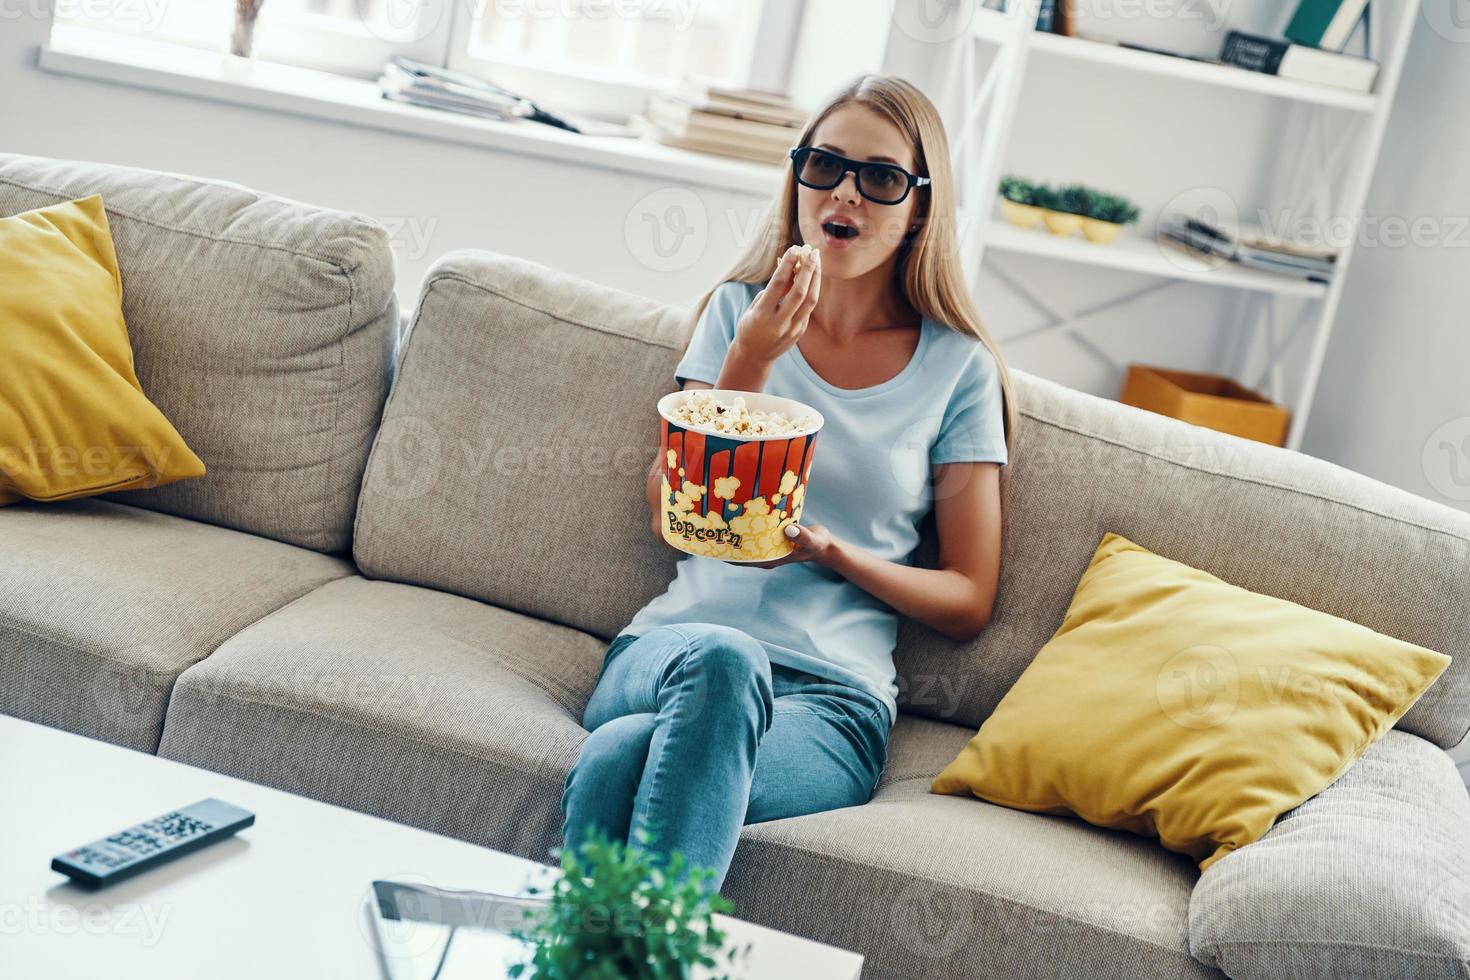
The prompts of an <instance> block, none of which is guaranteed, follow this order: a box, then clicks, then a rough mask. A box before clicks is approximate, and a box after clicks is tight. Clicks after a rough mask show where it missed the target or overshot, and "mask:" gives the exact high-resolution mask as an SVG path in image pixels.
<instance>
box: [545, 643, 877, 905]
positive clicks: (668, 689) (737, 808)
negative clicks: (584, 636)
mask: <svg viewBox="0 0 1470 980" xmlns="http://www.w3.org/2000/svg"><path fill="white" fill-rule="evenodd" d="M582 726H583V727H584V728H586V729H588V730H589V731H590V732H591V733H592V734H591V735H590V736H589V737H588V738H587V741H586V742H585V743H584V744H583V746H582V751H581V755H580V757H579V758H578V759H577V763H576V765H575V766H573V767H572V771H571V772H570V773H569V774H568V775H567V778H566V783H565V788H564V792H563V794H562V815H563V820H562V842H563V845H564V846H568V847H573V848H575V847H576V846H578V845H580V844H581V843H582V840H583V835H584V834H585V833H586V832H587V829H588V828H589V827H592V826H595V827H598V828H600V829H601V830H602V831H603V832H604V833H606V834H607V835H608V836H609V837H610V838H612V839H615V840H622V841H633V842H634V843H636V839H635V838H633V836H632V834H633V832H634V831H636V830H638V829H640V828H642V829H644V830H647V831H648V832H649V833H651V834H653V835H655V836H654V839H653V840H652V841H651V842H650V843H649V845H648V847H649V850H650V851H654V852H657V853H659V854H661V855H663V856H664V858H665V859H667V857H668V856H669V855H670V854H672V853H673V852H674V851H676V850H677V851H682V852H683V854H684V856H685V858H686V859H688V861H689V862H690V863H691V864H692V865H696V866H700V867H707V868H713V869H714V871H715V872H716V876H715V877H714V878H711V879H708V880H707V881H706V882H705V888H706V890H707V891H709V892H716V891H718V890H719V888H720V886H721V885H722V884H723V883H724V880H725V872H726V871H727V870H728V868H729V866H730V859H731V858H732V857H733V856H734V854H735V845H736V844H737V843H738V842H739V839H740V828H741V827H742V826H743V825H745V824H747V823H760V822H761V821H765V820H778V819H780V818H782V817H795V816H799V815H801V814H804V813H816V812H819V811H822V810H832V809H836V808H838V807H844V806H858V805H860V804H862V803H866V802H867V801H868V800H869V799H870V798H872V795H873V790H874V789H875V788H876V787H877V785H878V777H879V776H881V775H882V774H883V770H884V769H885V768H886V767H887V765H888V730H889V719H888V708H887V706H886V705H885V704H884V703H883V702H882V701H880V700H879V699H878V698H876V697H874V696H873V695H871V694H869V693H868V692H866V691H863V690H861V689H859V688H857V687H854V686H852V685H848V684H843V683H840V682H837V681H832V680H827V679H825V678H820V677H814V676H813V675H811V674H808V673H805V672H803V671H801V670H797V669H795V668H791V667H785V666H780V665H775V664H772V663H771V662H770V658H769V657H768V656H767V654H766V651H765V648H764V647H762V646H761V645H760V643H759V642H757V641H756V640H755V639H754V638H752V637H751V636H750V635H749V634H748V633H746V632H744V631H743V630H738V629H734V628H732V627H729V626H716V625H713V624H710V623H674V624H670V625H665V626H659V627H655V628H654V629H650V630H649V631H648V632H646V633H644V634H643V635H642V636H637V637H634V636H629V635H627V634H623V635H620V636H618V637H617V638H616V639H614V640H613V641H612V643H611V644H610V645H609V646H608V649H607V653H606V655H605V656H604V658H603V664H602V672H601V673H600V674H599V675H598V678H597V687H596V689H595V690H594V691H593V692H592V698H591V700H589V701H588V702H587V710H586V711H585V712H584V714H583V716H582Z"/></svg>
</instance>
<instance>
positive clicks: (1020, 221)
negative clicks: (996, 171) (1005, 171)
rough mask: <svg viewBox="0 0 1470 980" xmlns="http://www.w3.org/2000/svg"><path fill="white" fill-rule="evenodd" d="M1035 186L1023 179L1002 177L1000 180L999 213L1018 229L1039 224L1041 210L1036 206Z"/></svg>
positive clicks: (1036, 188)
mask: <svg viewBox="0 0 1470 980" xmlns="http://www.w3.org/2000/svg"><path fill="white" fill-rule="evenodd" d="M1038 190H1039V188H1038V187H1037V185H1036V184H1033V183H1032V182H1031V181H1029V180H1027V179H1025V178H1024V177H1002V178H1001V180H1000V213H1001V216H1002V217H1004V218H1005V219H1006V220H1007V221H1009V222H1010V223H1011V224H1013V225H1015V226H1017V227H1018V228H1034V227H1035V226H1036V225H1037V224H1039V223H1040V221H1041V217H1042V213H1043V212H1042V210H1041V208H1040V207H1038V206H1037V202H1036V192H1037V191H1038Z"/></svg>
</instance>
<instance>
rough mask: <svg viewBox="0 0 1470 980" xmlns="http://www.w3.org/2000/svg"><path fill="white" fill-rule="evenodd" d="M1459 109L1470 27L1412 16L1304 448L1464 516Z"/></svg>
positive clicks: (1468, 303) (1465, 382)
mask: <svg viewBox="0 0 1470 980" xmlns="http://www.w3.org/2000/svg"><path fill="white" fill-rule="evenodd" d="M1467 104H1470V30H1465V31H1461V32H1459V33H1456V32H1454V31H1451V30H1446V29H1445V28H1444V25H1441V24H1438V23H1431V22H1429V21H1427V20H1421V22H1420V24H1419V25H1418V27H1417V29H1416V30H1415V32H1414V36H1413V40H1412V41H1411V46H1410V50H1409V57H1408V62H1407V64H1406V65H1405V67H1404V75H1403V79H1402V81H1401V83H1400V89H1399V97H1398V102H1397V105H1396V107H1395V109H1394V113H1393V116H1392V117H1391V118H1390V120H1389V126H1388V134H1387V137H1386V139H1385V143H1384V149H1383V155H1382V158H1381V162H1380V164H1379V168H1378V172H1377V174H1376V175H1375V179H1374V181H1373V188H1372V190H1371V191H1370V192H1369V195H1368V208H1367V214H1368V216H1370V217H1371V218H1373V219H1374V220H1375V222H1376V223H1377V225H1378V226H1379V227H1380V228H1381V229H1384V233H1382V234H1378V235H1375V236H1373V237H1368V238H1364V239H1363V240H1362V241H1361V243H1360V244H1359V246H1358V249H1357V253H1356V255H1355V257H1354V259H1353V268H1352V275H1351V276H1350V277H1349V279H1348V285H1347V288H1346V290H1345V292H1344V294H1343V304H1342V312H1341V313H1340V314H1339V315H1338V318H1337V325H1336V327H1335V328H1334V331H1333V338H1332V344H1331V346H1330V347H1329V348H1328V351H1327V359H1326V361H1325V362H1324V363H1323V367H1322V383H1321V386H1320V388H1319V391H1318V398H1317V407H1316V409H1315V410H1314V414H1313V416H1312V424H1311V425H1310V426H1309V427H1308V429H1307V433H1306V439H1305V441H1304V443H1303V448H1304V449H1306V450H1307V451H1308V452H1311V453H1314V454H1316V455H1319V456H1324V457H1326V458H1328V459H1332V460H1335V461H1336V462H1339V463H1342V464H1343V465H1344V466H1348V467H1351V468H1352V469H1355V470H1359V471H1361V472H1363V473H1367V474H1368V475H1369V476H1373V477H1376V478H1378V479H1380V480H1384V481H1385V482H1388V483H1393V484H1397V485H1398V486H1401V487H1404V488H1406V489H1408V490H1412V491H1413V492H1415V493H1418V494H1422V495H1424V496H1426V497H1429V498H1431V499H1433V500H1438V501H1441V502H1443V503H1445V504H1448V505H1450V506H1452V507H1458V508H1460V509H1462V510H1467V511H1470V227H1467V226H1470V181H1467V179H1466V176H1467V174H1470V129H1467V127H1466V126H1465V109H1464V107H1465V106H1466V105H1467ZM1394 221H1400V222H1403V223H1405V224H1407V225H1409V226H1410V227H1412V226H1413V224H1414V223H1416V222H1419V223H1421V227H1422V228H1423V229H1424V230H1425V233H1424V234H1423V235H1422V236H1420V241H1419V243H1417V244H1416V243H1415V242H1413V241H1412V240H1400V239H1398V238H1395V237H1394V236H1392V235H1391V234H1389V233H1387V232H1388V230H1389V229H1390V228H1391V227H1392V225H1393V222H1394ZM1412 237H1413V236H1408V238H1409V239H1412Z"/></svg>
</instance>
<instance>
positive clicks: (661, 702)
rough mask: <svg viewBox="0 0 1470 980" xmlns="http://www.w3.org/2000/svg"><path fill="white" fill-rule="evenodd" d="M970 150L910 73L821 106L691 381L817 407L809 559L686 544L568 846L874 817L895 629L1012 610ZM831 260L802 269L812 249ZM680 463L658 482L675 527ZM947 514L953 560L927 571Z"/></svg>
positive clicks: (591, 714) (714, 318) (999, 434)
mask: <svg viewBox="0 0 1470 980" xmlns="http://www.w3.org/2000/svg"><path fill="white" fill-rule="evenodd" d="M954 215H955V208H954V191H953V187H952V184H951V180H950V170H949V148H948V144H947V140H946V139H945V135H944V129H943V124H942V122H941V121H940V118H939V115H938V113H937V112H936V111H935V109H934V106H933V105H932V104H931V103H930V102H929V100H928V99H927V98H925V96H924V95H923V94H922V93H921V92H919V91H918V89H916V88H914V87H913V86H912V85H911V84H909V83H908V82H905V81H903V80H902V79H899V78H893V77H887V76H872V75H869V76H863V77H860V78H858V79H857V80H855V81H854V82H853V83H852V84H851V85H849V86H847V87H845V88H844V89H843V90H841V91H840V92H838V93H837V94H836V95H835V96H834V97H833V98H832V99H831V100H830V101H829V102H828V103H827V104H826V105H825V106H824V107H823V108H821V109H820V110H819V111H818V112H817V113H815V114H814V115H813V117H812V120H811V121H810V122H809V123H808V124H807V126H806V128H805V130H804V131H803V133H802V134H801V138H800V140H799V142H798V144H797V147H796V148H795V149H794V150H793V151H792V180H791V181H790V182H788V183H787V185H786V186H785V188H784V189H783V190H782V192H781V193H780V195H779V196H778V198H777V200H776V201H775V202H774V204H773V207H772V210H771V212H770V214H769V215H768V217H767V220H766V223H765V226H764V229H763V232H762V233H761V234H760V235H759V236H758V239H757V241H755V242H754V243H753V244H752V245H751V246H750V248H749V249H747V251H746V253H745V255H744V256H743V257H742V258H741V260H740V261H739V263H738V264H737V265H736V266H735V268H734V269H733V270H732V271H731V273H730V274H729V275H728V276H727V277H726V279H725V281H723V282H721V283H720V284H719V285H718V286H716V287H715V288H714V289H712V290H711V291H710V292H709V293H707V294H705V296H704V297H703V298H702V299H701V301H700V303H699V304H698V307H697V308H696V310H695V319H696V321H697V322H696V326H695V329H694V331H693V335H692V337H691V340H690V343H689V346H688V349H687V350H686V351H685V353H684V356H683V359H682V360H681V361H680V362H679V364H678V366H677V368H676V369H675V377H676V380H678V381H680V382H681V383H682V384H683V387H685V388H693V387H699V388H709V387H716V388H734V389H740V390H744V391H769V392H771V393H773V394H778V395H784V396H786V397H789V398H794V399H796V400H797V401H800V402H804V403H806V404H808V405H811V406H812V407H814V408H816V409H817V410H818V411H820V412H821V413H822V415H823V417H824V418H825V424H824V426H823V428H822V431H821V434H820V435H819V436H818V439H817V446H816V451H815V453H814V457H813V464H812V469H811V475H810V483H811V492H810V493H809V494H808V496H807V498H806V503H805V506H804V510H803V517H804V519H805V520H804V522H803V524H802V525H801V526H800V528H799V529H798V528H797V527H796V526H794V525H793V526H791V527H790V528H788V529H787V532H786V533H787V535H788V536H789V537H791V538H792V541H793V544H794V545H795V550H794V551H793V552H792V554H791V555H790V556H789V557H787V558H783V559H780V560H777V561H773V562H767V563H764V564H760V565H748V564H739V563H735V562H724V561H720V560H718V559H713V558H705V557H698V556H692V555H691V556H686V557H685V558H683V559H682V560H681V561H680V562H679V565H678V574H677V575H676V577H675V578H674V581H673V582H672V583H670V585H669V587H668V590H667V591H666V592H664V594H663V595H660V596H658V597H656V598H655V599H653V600H652V601H651V602H650V603H648V605H646V606H645V607H644V608H643V609H642V610H640V611H639V612H638V614H637V615H636V616H634V618H633V620H632V622H630V623H629V624H628V626H627V627H626V628H625V629H624V630H623V631H622V632H621V633H620V634H619V635H618V636H617V637H616V638H615V639H614V640H613V642H612V643H611V644H610V645H609V646H608V649H607V652H606V654H605V657H604V661H603V666H602V672H601V674H600V675H599V677H598V681H597V686H596V689H595V690H594V691H593V694H592V697H591V700H590V701H589V702H588V704H587V709H586V712H585V714H584V716H583V720H582V723H583V726H584V727H586V728H587V729H588V730H589V731H591V733H592V734H591V736H590V737H589V738H588V739H587V742H586V743H585V745H584V746H583V748H582V752H581V756H580V758H579V759H578V761H577V764H576V765H575V767H574V768H573V769H572V771H571V773H570V774H569V776H568V777H567V780H566V784H565V792H564V794H563V798H562V812H563V815H564V818H565V819H564V821H563V824H562V837H563V843H564V844H565V845H566V846H571V847H575V846H577V845H580V844H581V842H582V840H583V835H584V834H585V833H586V832H587V831H588V830H589V828H591V827H598V828H600V829H601V830H602V831H603V832H604V833H606V834H608V835H609V836H610V837H613V838H615V839H619V840H629V839H631V834H632V832H633V831H634V830H636V829H639V828H642V829H645V830H647V831H649V832H650V833H651V834H652V835H653V838H654V839H653V841H652V844H651V847H652V849H654V850H656V851H659V852H661V853H663V854H665V855H668V854H670V853H672V852H673V851H675V850H679V851H682V852H683V853H684V855H685V856H686V857H687V858H688V859H689V861H690V862H691V863H692V864H694V865H699V866H703V867H709V868H713V869H714V870H715V872H716V875H717V876H716V877H715V878H713V879H710V881H709V882H708V887H710V888H712V889H714V890H718V889H719V888H720V886H721V885H722V884H723V881H724V876H725V872H726V870H727V869H728V867H729V864H730V860H731V858H732V856H733V855H734V852H735V845H736V843H737V841H738V839H739V836H740V828H741V827H742V826H743V825H744V824H746V823H757V822H760V821H765V820H775V819H778V818H781V817H793V816H797V815H800V814H806V813H815V812H818V811H822V810H830V809H835V808H837V807H845V806H856V805H859V804H862V803H866V802H867V801H868V800H869V798H871V796H872V794H873V791H874V789H875V788H876V786H877V783H878V778H879V776H880V775H882V772H883V770H884V769H885V768H886V767H887V764H888V734H889V730H890V728H891V727H892V725H893V722H894V720H895V718H896V715H897V691H898V688H897V683H896V672H895V669H894V664H893V656H892V654H893V648H894V645H895V638H896V634H897V615H898V614H900V613H901V614H903V615H905V616H909V617H912V618H914V619H917V620H919V621H921V622H924V623H927V624H928V625H930V626H932V627H933V628H934V629H936V630H939V631H940V632H943V633H945V634H947V635H949V636H951V637H954V638H956V639H959V640H965V639H969V638H972V637H974V636H975V635H976V634H977V633H979V631H980V630H981V629H983V628H984V627H985V624H986V623H987V621H988V620H989V616H990V610H991V606H992V604H993V603H994V601H995V590H996V580H997V577H998V574H999V565H1000V533H1001V514H1000V486H999V484H1000V478H1001V473H1000V471H1001V468H1002V467H1003V466H1005V464H1006V463H1007V461H1008V458H1009V451H1010V433H1011V432H1012V431H1013V430H1014V419H1015V405H1014V399H1013V398H1012V396H1011V387H1010V381H1009V378H1008V375H1007V373H1006V369H1005V364H1004V362H1003V360H1002V359H1001V356H1000V352H999V351H998V350H997V349H996V346H995V343H994V341H993V340H992V339H991V338H990V336H989V334H988V333H987V332H986V330H985V328H984V327H983V326H982V325H981V323H980V319H979V316H978V315H977V314H976V312H975V309H974V306H973V304H972V303H971V301H970V297H969V294H968V291H967V289H966V287H965V284H964V277H963V275H962V273H961V271H960V264H959V256H958V249H957V247H956V242H955V232H954ZM798 243H805V244H808V245H811V246H814V247H815V254H812V255H810V256H809V258H808V260H807V261H803V262H802V263H801V268H800V269H799V270H796V269H795V268H794V267H795V265H796V264H797V263H796V261H795V259H796V257H797V255H798V254H799V253H800V251H801V249H800V245H799V244H798ZM662 473H663V469H662V460H661V459H655V460H654V462H653V466H652V468H651V469H650V472H649V477H648V496H649V507H650V509H651V511H652V515H653V533H654V534H655V535H657V536H659V538H660V540H662V534H661V529H660V522H661V520H662V509H661V507H660V500H659V496H660V494H661V480H662ZM931 507H932V508H933V509H934V511H935V521H936V526H937V528H938V534H939V539H940V550H939V561H938V566H939V567H938V568H932V569H931V568H918V567H915V566H914V565H913V563H912V557H913V551H914V547H915V545H916V544H917V543H918V540H919V532H918V529H917V525H918V523H919V521H920V520H921V519H922V518H923V517H924V515H925V514H926V513H927V512H928V511H929V510H930V508H931Z"/></svg>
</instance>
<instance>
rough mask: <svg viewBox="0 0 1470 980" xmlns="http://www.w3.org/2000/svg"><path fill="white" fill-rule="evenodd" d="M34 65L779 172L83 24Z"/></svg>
mask: <svg viewBox="0 0 1470 980" xmlns="http://www.w3.org/2000/svg"><path fill="white" fill-rule="evenodd" d="M39 61H40V67H41V68H42V69H44V70H45V71H49V72H55V73H58V74H62V75H72V76H76V77H79V78H90V79H95V80H98V81H105V82H114V83H119V84H123V85H134V86H138V87H141V88H149V89H157V90H160V91H164V92H170V93H173V94H175V95H185V96H192V97H195V98H201V99H212V100H214V101H218V102H228V103H232V104H234V105H244V106H252V107H254V108H258V109H267V110H270V111H274V112H283V113H288V114H291V115H298V116H307V117H309V118H314V119H325V120H328V121H330V122H335V123H345V124H347V125H354V126H363V127H367V128H371V129H380V130H386V131H388V132H394V133H404V134H408V135H412V136H419V137H423V138H426V139H437V140H445V141H448V142H452V143H466V144H469V145H471V146H480V147H485V148H487V149H491V150H498V151H502V152H507V153H520V154H524V155H528V156H537V157H548V158H552V159H556V160H562V161H565V162H570V163H577V164H582V165H584V166H590V167H601V168H604V169H609V170H619V171H625V172H628V173H635V174H639V175H641V176H645V177H647V176H652V177H661V178H665V179H668V180H674V181H678V182H680V183H684V184H694V185H701V186H708V187H717V188H721V189H724V190H730V191H736V192H742V191H743V192H747V193H751V194H758V195H769V194H770V193H772V192H773V191H774V190H775V189H776V187H777V185H778V182H779V180H780V179H781V174H782V168H780V167H777V166H773V165H768V164H761V163H754V162H748V161H744V160H737V159H734V158H723V157H718V156H713V155H710V154H704V153H695V152H692V151H690V150H683V149H680V148H678V147H673V146H665V145H663V144H662V143H659V142H658V141H657V140H654V139H653V138H651V137H639V138H631V137H621V136H583V135H581V134H578V133H569V132H567V131H565V130H562V129H557V128H556V127H554V126H547V125H544V124H542V123H535V122H528V121H518V122H501V121H499V120H494V119H478V118H475V117H473V116H466V115H460V114H456V113H450V112H442V111H439V110H435V109H426V108H423V107H420V106H412V105H404V104H402V103H398V102H390V101H388V100H386V99H384V98H382V97H381V96H380V95H379V91H378V86H377V83H376V82H371V81H365V80H363V79H357V78H348V77H346V76H342V75H333V74H329V73H327V72H321V71H313V70H311V69H308V68H296V67H292V66H290V65H280V64H273V63H271V62H246V61H242V60H240V59H238V58H233V57H231V56H229V55H226V54H217V53H214V52H211V51H203V50H199V49H195V48H188V47H185V46H182V45H176V44H166V43H161V42H157V41H149V40H145V39H139V38H132V37H128V36H126V35H119V34H109V33H104V32H101V31H93V30H87V29H85V28H77V27H68V26H57V27H55V28H53V30H52V34H51V40H50V42H49V43H47V44H45V45H42V47H41V51H40V59H39Z"/></svg>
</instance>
